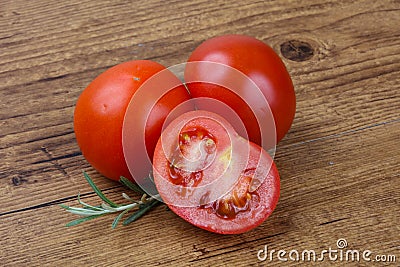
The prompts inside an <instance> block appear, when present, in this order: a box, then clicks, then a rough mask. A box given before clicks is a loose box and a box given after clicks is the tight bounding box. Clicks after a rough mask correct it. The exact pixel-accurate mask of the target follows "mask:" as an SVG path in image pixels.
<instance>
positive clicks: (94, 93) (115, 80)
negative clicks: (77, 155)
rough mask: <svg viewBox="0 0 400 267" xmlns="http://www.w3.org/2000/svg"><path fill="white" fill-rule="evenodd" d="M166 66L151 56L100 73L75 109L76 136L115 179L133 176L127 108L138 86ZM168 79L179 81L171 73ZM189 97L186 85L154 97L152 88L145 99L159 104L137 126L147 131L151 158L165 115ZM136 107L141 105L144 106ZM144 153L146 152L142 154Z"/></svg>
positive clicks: (89, 157)
mask: <svg viewBox="0 0 400 267" xmlns="http://www.w3.org/2000/svg"><path fill="white" fill-rule="evenodd" d="M163 70H165V67H164V66H162V65H160V64H158V63H156V62H152V61H148V60H138V61H129V62H125V63H121V64H119V65H116V66H114V67H112V68H110V69H108V70H106V71H105V72H103V73H102V74H100V75H99V76H98V77H97V78H95V79H94V80H93V81H92V82H91V83H90V84H89V85H88V87H87V88H86V89H85V90H84V91H83V92H82V94H81V95H80V96H79V99H78V101H77V103H76V107H75V112H74V130H75V135H76V140H77V142H78V145H79V147H80V149H81V151H82V154H83V156H84V157H85V158H86V160H87V161H88V162H89V163H90V164H91V165H92V166H93V167H94V168H95V169H96V170H97V171H99V172H100V173H101V174H103V175H104V176H106V177H108V178H110V179H113V180H118V179H119V178H120V176H125V177H127V178H132V176H131V174H130V172H129V170H128V167H127V164H126V162H125V158H124V153H123V146H122V127H123V122H124V116H125V112H126V109H127V107H128V104H129V103H130V101H131V98H132V96H133V95H134V94H135V92H136V91H137V90H138V88H140V86H141V85H143V84H144V83H145V81H147V80H148V79H149V78H150V77H153V76H154V75H155V74H157V73H159V72H161V71H163ZM168 79H170V80H172V81H175V82H176V83H180V81H179V80H178V78H176V77H175V76H174V75H173V74H172V73H170V75H169V76H168ZM189 98H190V97H189V95H188V93H187V91H186V89H185V88H184V86H183V85H181V86H180V87H177V88H174V89H173V90H172V91H171V92H169V93H168V94H166V95H165V96H163V97H162V98H161V99H157V98H155V96H154V95H153V94H152V93H151V92H148V93H147V96H146V99H145V100H146V101H147V102H151V103H153V104H155V103H156V102H157V104H156V105H155V106H154V108H153V110H152V112H151V113H150V115H149V117H148V120H146V121H140V122H138V123H137V124H136V126H137V127H138V128H141V129H143V131H145V139H146V140H145V142H146V148H147V153H148V154H149V157H150V158H152V154H153V151H154V147H155V145H156V142H157V140H158V138H159V136H160V134H161V128H162V124H163V122H164V120H165V118H166V117H167V115H168V114H169V112H170V111H171V110H173V109H174V108H175V107H176V106H177V105H179V104H180V103H181V102H183V101H185V100H187V99H189ZM135 108H137V110H140V109H142V107H141V106H137V107H135ZM132 138H135V137H132ZM144 152H146V151H144ZM144 156H145V155H144V153H143V154H141V155H140V156H139V157H144ZM149 171H151V168H150V170H149Z"/></svg>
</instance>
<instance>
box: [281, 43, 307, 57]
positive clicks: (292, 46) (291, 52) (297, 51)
mask: <svg viewBox="0 0 400 267" xmlns="http://www.w3.org/2000/svg"><path fill="white" fill-rule="evenodd" d="M281 53H282V55H283V56H284V57H285V58H287V59H290V60H293V61H297V62H301V61H306V60H309V59H310V58H312V56H313V55H314V48H313V47H312V46H311V45H310V44H309V43H307V42H303V41H299V40H290V41H287V42H284V43H282V44H281Z"/></svg>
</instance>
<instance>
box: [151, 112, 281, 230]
mask: <svg viewBox="0 0 400 267" xmlns="http://www.w3.org/2000/svg"><path fill="white" fill-rule="evenodd" d="M208 118H211V119H212V120H216V121H218V122H220V123H221V125H222V127H219V126H218V125H217V126H216V124H214V123H210V120H208ZM182 121H183V122H184V123H185V126H183V127H182V124H181V122H182ZM186 121H188V122H187V124H186ZM177 128H179V129H180V130H176V129H177ZM199 129H200V130H199ZM195 130H199V132H200V133H203V132H208V133H209V135H208V136H212V137H213V138H215V141H214V142H212V143H215V144H216V146H217V147H216V151H217V152H216V156H215V157H214V161H213V162H212V164H208V165H207V166H208V167H206V168H205V169H204V171H203V177H201V179H202V180H201V181H200V182H198V181H196V182H197V184H196V185H194V189H195V190H196V188H200V191H199V192H200V195H201V194H203V196H204V192H206V194H205V195H206V196H208V192H210V191H208V190H211V191H214V190H218V189H217V188H219V187H220V186H221V185H223V184H224V183H225V182H224V181H226V180H224V181H222V180H221V181H219V182H218V183H217V184H214V185H212V187H209V188H207V189H206V190H204V188H205V187H206V186H207V185H208V184H212V182H214V179H215V177H216V176H219V175H220V174H221V165H223V166H225V167H226V165H225V164H220V163H221V162H222V163H224V160H225V159H228V161H230V162H231V160H233V161H232V162H234V163H233V165H232V166H233V167H232V168H235V166H237V165H239V166H241V167H240V173H241V174H240V175H241V177H245V176H247V175H249V174H246V175H245V173H247V172H248V170H253V171H252V177H254V178H255V179H256V180H259V181H262V182H261V185H259V187H257V189H256V190H254V191H252V192H251V198H249V200H246V199H245V200H244V203H240V202H241V201H243V199H240V200H239V201H238V202H239V204H240V206H241V207H244V206H246V205H245V202H246V201H249V204H248V205H247V206H246V208H245V210H242V211H238V212H237V213H235V214H229V212H230V211H229V210H228V211H226V210H223V209H222V213H221V211H220V210H217V209H213V208H212V207H213V204H210V203H220V202H219V201H220V199H223V198H224V196H226V195H227V194H225V195H224V196H223V197H219V198H218V199H217V200H215V199H214V198H213V199H212V200H211V201H210V202H208V203H209V204H207V203H203V204H206V205H203V204H202V199H203V198H202V197H201V198H197V200H195V201H194V202H193V199H194V198H196V196H198V195H199V194H197V193H196V192H195V191H190V190H186V191H183V190H181V189H180V188H179V187H174V185H172V186H171V185H170V184H171V183H174V182H175V181H176V180H175V178H173V177H172V176H171V172H170V169H171V168H172V167H171V166H172V165H178V166H179V165H180V166H182V165H181V164H180V161H179V160H177V161H175V160H174V159H175V158H173V159H172V158H171V157H169V156H166V151H167V152H168V151H170V150H171V148H176V147H177V146H176V143H174V139H176V138H178V136H180V137H179V138H181V135H179V134H177V133H178V132H179V131H181V132H183V133H184V136H185V133H187V132H188V133H190V136H193V134H192V133H193V131H195ZM232 130H233V128H232V126H231V125H230V124H229V123H228V122H227V121H226V120H224V119H222V118H221V117H220V116H219V115H217V114H214V113H211V112H208V111H199V110H198V111H192V112H189V113H185V114H184V115H182V116H180V117H178V118H177V119H176V120H174V121H173V122H171V124H170V125H169V126H168V127H167V128H166V129H165V130H164V132H163V134H162V136H161V138H160V139H159V140H158V143H157V146H156V149H155V153H154V158H153V176H154V182H155V184H156V186H157V189H158V191H159V193H160V196H161V198H162V199H163V200H164V201H165V202H166V204H167V205H168V206H169V208H170V209H171V210H172V211H173V212H174V213H176V214H177V215H178V216H180V217H181V218H183V219H184V220H186V221H187V222H189V223H191V224H193V225H195V226H197V227H200V228H202V229H205V230H207V231H211V232H214V233H220V234H239V233H243V232H246V231H249V230H251V229H253V228H255V227H257V226H258V225H260V224H261V223H262V222H263V221H264V220H265V219H266V218H267V217H268V216H269V215H270V214H271V213H272V211H273V210H274V209H275V207H276V205H277V202H278V199H279V192H280V179H279V173H278V170H277V168H276V166H275V164H274V162H273V160H272V158H271V157H270V156H269V154H268V153H267V152H266V151H264V150H263V149H262V148H261V147H259V146H258V145H256V144H254V143H251V142H248V141H247V140H245V139H243V138H242V137H240V136H239V135H237V134H235V133H234V132H232ZM181 132H179V133H181ZM201 135H202V136H203V134H201ZM174 137H175V138H174ZM205 138H207V137H205ZM188 140H192V141H193V140H195V138H188ZM175 142H176V141H175ZM189 142H190V141H189ZM232 144H235V146H236V147H238V148H239V149H236V150H234V148H233V147H231V145H232ZM240 144H244V146H241V145H240ZM197 145H198V144H197V143H195V147H197ZM238 145H239V146H238ZM179 147H180V150H181V151H185V148H182V147H181V146H179ZM189 147H190V146H189ZM230 148H231V149H232V155H231V156H229V157H225V154H226V153H224V151H227V150H229V149H230ZM243 148H245V149H248V151H244V150H245V149H243ZM182 149H183V150H182ZM189 151H190V149H189ZM242 152H243V153H242ZM240 154H244V158H243V155H240ZM188 157H189V158H190V155H189V156H188ZM171 159H172V160H171ZM243 159H244V162H242V160H243ZM190 166H193V163H191V165H190ZM173 168H175V167H173ZM230 169H231V167H229V168H227V169H225V170H230ZM195 171H196V170H195ZM228 172H229V171H228ZM234 173H236V172H233V174H234ZM230 174H231V173H228V176H226V177H229V176H230ZM242 175H243V176H242ZM174 184H175V183H174ZM185 184H187V183H185ZM239 185H242V183H241V180H239V184H236V185H234V188H233V189H235V188H238V187H239V188H240V186H239ZM184 186H186V185H184ZM197 186H199V187H197ZM249 188H250V186H249ZM189 189H190V188H189ZM182 192H189V193H188V194H187V193H184V194H183V193H182ZM230 192H233V191H232V190H231V191H230ZM248 193H249V194H250V191H248ZM228 195H229V194H228ZM230 195H232V194H230ZM242 195H246V194H242ZM194 196H195V197H194ZM218 196H221V195H219V194H218ZM186 204H187V205H186ZM214 206H215V205H214ZM225 214H227V215H228V216H225V217H224V215H225ZM227 218H228V219H227Z"/></svg>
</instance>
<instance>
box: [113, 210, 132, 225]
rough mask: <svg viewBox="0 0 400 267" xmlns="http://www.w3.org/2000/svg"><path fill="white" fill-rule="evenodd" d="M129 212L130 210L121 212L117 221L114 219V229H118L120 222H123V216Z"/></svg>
mask: <svg viewBox="0 0 400 267" xmlns="http://www.w3.org/2000/svg"><path fill="white" fill-rule="evenodd" d="M128 211H129V209H126V210H124V211H123V212H121V213H120V214H119V215H118V216H117V217H115V219H114V221H113V223H112V225H111V228H112V229H115V227H117V225H118V223H119V221H120V220H121V218H122V216H124V215H125V214H126V213H127V212H128Z"/></svg>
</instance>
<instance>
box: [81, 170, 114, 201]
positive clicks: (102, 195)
mask: <svg viewBox="0 0 400 267" xmlns="http://www.w3.org/2000/svg"><path fill="white" fill-rule="evenodd" d="M83 175H84V176H85V179H86V181H87V182H88V183H89V185H90V186H91V187H92V188H93V190H94V192H95V193H96V194H97V195H98V196H99V197H100V198H101V199H102V200H103V201H104V202H106V203H107V204H108V205H110V206H111V207H113V208H117V207H118V205H117V204H115V203H114V202H112V201H111V200H109V199H108V198H107V197H106V196H105V195H104V194H103V192H101V190H100V189H99V188H98V187H97V186H96V185H95V184H94V182H93V180H92V179H91V178H90V177H89V175H88V174H87V173H86V172H83Z"/></svg>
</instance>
